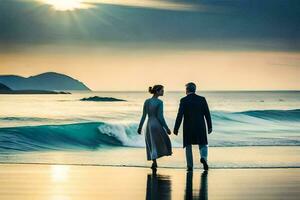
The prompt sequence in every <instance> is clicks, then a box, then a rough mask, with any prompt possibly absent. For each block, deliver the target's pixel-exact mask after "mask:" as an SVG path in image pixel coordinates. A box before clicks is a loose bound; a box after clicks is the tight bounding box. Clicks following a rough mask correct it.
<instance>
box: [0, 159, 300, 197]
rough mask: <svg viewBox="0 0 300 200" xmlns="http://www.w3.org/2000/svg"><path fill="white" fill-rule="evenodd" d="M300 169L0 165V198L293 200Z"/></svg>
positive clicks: (299, 178) (297, 185)
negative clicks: (207, 170) (154, 170)
mask: <svg viewBox="0 0 300 200" xmlns="http://www.w3.org/2000/svg"><path fill="white" fill-rule="evenodd" d="M299 188H300V169H212V170H210V171H209V172H208V173H207V174H206V173H205V172H203V171H202V170H194V172H193V173H192V174H191V173H187V172H186V171H185V170H183V169H158V171H157V173H156V174H152V172H151V170H150V169H147V168H136V167H130V168H125V167H99V166H72V165H38V164H25V165H24V164H1V165H0V199H1V200H6V199H9V200H14V199H24V200H26V199H49V200H50V199H51V200H68V199H157V198H158V199H185V198H188V199H298V197H299V195H300V190H299Z"/></svg>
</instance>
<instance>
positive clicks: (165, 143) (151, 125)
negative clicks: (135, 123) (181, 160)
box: [139, 98, 172, 160]
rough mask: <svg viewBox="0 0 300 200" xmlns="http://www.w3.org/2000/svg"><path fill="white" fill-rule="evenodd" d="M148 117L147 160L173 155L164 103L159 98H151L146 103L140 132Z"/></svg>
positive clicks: (146, 135)
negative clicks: (164, 114)
mask: <svg viewBox="0 0 300 200" xmlns="http://www.w3.org/2000/svg"><path fill="white" fill-rule="evenodd" d="M147 115H148V122H147V127H146V134H145V140H146V150H147V160H153V159H157V158H159V157H162V156H169V155H172V147H171V141H170V138H169V136H168V135H167V133H166V130H168V129H169V128H168V126H167V124H166V121H165V119H164V116H163V102H162V101H161V100H159V99H157V98H150V99H147V100H146V101H145V103H144V107H143V116H142V118H141V121H140V125H139V129H140V130H141V129H142V127H143V124H144V121H145V119H146V116H147Z"/></svg>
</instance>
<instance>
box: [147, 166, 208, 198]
mask: <svg viewBox="0 0 300 200" xmlns="http://www.w3.org/2000/svg"><path fill="white" fill-rule="evenodd" d="M171 191H172V189H171V177H170V176H168V175H158V174H156V172H155V171H154V172H153V173H152V174H148V175H147V192H146V199H147V200H152V199H155V200H156V199H161V200H163V199H164V200H167V199H171ZM194 191H195V189H193V172H192V171H189V172H187V174H186V183H185V194H184V199H199V200H207V199H208V182H207V171H204V172H203V173H202V174H201V178H200V188H199V191H198V192H194Z"/></svg>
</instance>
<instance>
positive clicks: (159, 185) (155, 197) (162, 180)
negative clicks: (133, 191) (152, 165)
mask: <svg viewBox="0 0 300 200" xmlns="http://www.w3.org/2000/svg"><path fill="white" fill-rule="evenodd" d="M161 199H162V200H170V199H171V179H170V176H167V175H158V174H156V170H153V171H152V174H148V175H147V192H146V200H161Z"/></svg>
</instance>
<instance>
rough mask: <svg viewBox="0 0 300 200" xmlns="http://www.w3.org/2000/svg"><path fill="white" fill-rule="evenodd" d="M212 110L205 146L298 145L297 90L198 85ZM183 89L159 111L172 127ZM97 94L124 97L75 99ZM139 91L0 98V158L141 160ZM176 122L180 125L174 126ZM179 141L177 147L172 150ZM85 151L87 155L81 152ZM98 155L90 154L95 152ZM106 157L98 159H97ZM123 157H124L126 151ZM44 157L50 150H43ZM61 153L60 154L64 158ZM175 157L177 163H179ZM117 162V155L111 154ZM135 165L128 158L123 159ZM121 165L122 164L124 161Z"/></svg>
mask: <svg viewBox="0 0 300 200" xmlns="http://www.w3.org/2000/svg"><path fill="white" fill-rule="evenodd" d="M198 94H199V95H202V96H205V97H206V99H207V101H208V104H209V107H210V110H211V115H212V122H213V133H212V134H211V135H209V145H210V147H211V148H226V147H233V148H238V149H241V148H244V147H245V148H248V149H249V147H274V146H276V147H277V146H282V147H286V146H289V147H295V148H297V149H298V146H299V145H300V92H297V91H240V92H237V91H234V92H229V91H226V92H221V91H219V92H218V91H214V92H212V91H205V92H201V91H200V92H199V93H198ZM184 95H185V94H184V92H166V93H165V95H164V96H163V97H162V98H161V99H162V100H163V101H164V115H165V118H166V121H167V124H168V126H169V127H170V129H171V130H172V129H173V126H174V121H175V118H176V114H177V110H178V104H179V101H180V98H181V97H183V96H184ZM91 96H101V97H114V98H118V99H124V100H126V101H124V102H92V101H80V99H81V98H84V97H91ZM150 97H151V96H150V94H148V93H146V92H74V91H73V92H72V94H69V95H68V94H66V95H1V96H0V162H2V163H3V162H4V163H5V162H25V163H31V162H41V163H48V162H50V163H53V162H55V161H54V160H51V158H49V156H48V157H47V156H43V157H41V156H40V155H42V154H43V155H50V154H51V155H55V156H57V155H60V156H61V155H70V154H71V155H72V156H71V157H72V159H71V161H69V162H67V161H66V160H64V159H61V161H60V163H61V162H62V163H72V164H74V163H75V164H89V163H90V164H91V163H92V164H100V165H101V163H102V164H103V163H104V161H105V164H107V165H110V164H112V163H113V164H115V165H118V164H124V162H120V163H118V161H116V160H113V161H111V162H110V161H109V160H110V159H109V158H108V157H107V156H106V155H105V154H106V153H105V152H109V154H113V155H114V156H116V155H118V153H117V152H120V151H121V152H124V151H125V152H126V151H127V152H137V151H141V152H143V153H133V154H130V156H134V155H137V154H138V155H140V156H142V157H141V158H139V159H138V160H143V159H146V157H143V156H145V155H143V154H145V152H144V151H145V150H144V148H143V147H144V146H145V140H144V135H138V134H137V132H136V131H137V126H138V123H139V120H140V117H141V114H142V106H143V103H144V101H145V99H147V98H150ZM181 128H182V127H181ZM171 141H172V146H173V147H174V149H177V150H175V151H180V150H181V147H182V131H181V130H180V132H179V136H175V135H171ZM177 147H178V148H177ZM84 155H89V156H88V157H89V159H87V158H83V157H85V156H84ZM96 155H97V156H98V159H96V161H95V160H93V159H90V158H93V157H95V156H96ZM103 155H105V159H100V158H101V156H102V158H104V157H103ZM128 156H129V155H128ZM50 157H51V156H50ZM65 158H66V157H65ZM183 159H184V158H182V159H181V160H182V162H183ZM117 160H118V159H117ZM128 163H130V164H132V165H137V162H135V159H134V158H133V159H132V161H130V162H128ZM125 165H126V164H125Z"/></svg>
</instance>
